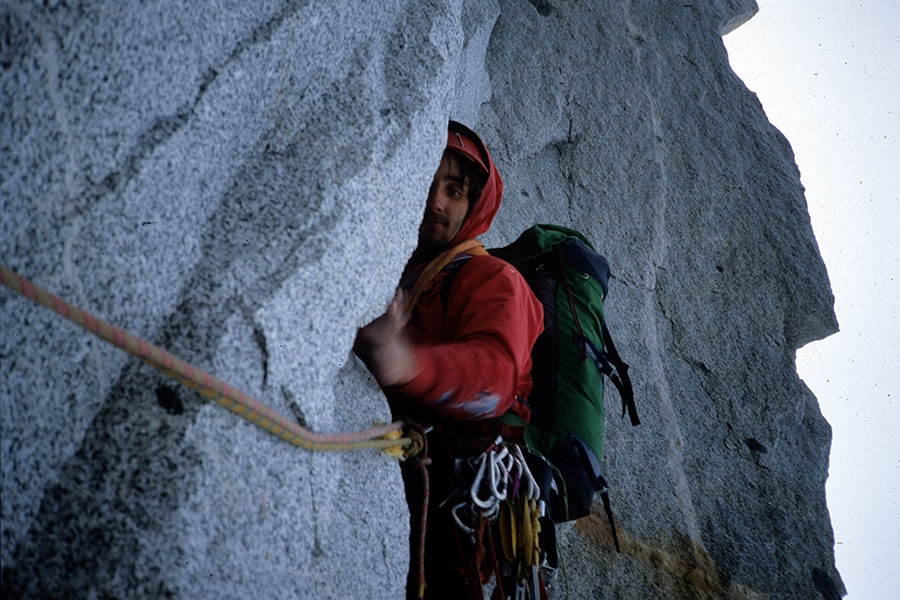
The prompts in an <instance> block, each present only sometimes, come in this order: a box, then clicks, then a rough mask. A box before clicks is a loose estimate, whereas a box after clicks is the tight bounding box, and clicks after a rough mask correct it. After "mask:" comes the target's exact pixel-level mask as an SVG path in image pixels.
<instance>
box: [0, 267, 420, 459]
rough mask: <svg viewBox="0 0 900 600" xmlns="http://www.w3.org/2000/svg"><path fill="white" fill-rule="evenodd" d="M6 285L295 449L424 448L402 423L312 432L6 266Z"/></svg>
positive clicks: (409, 451) (0, 279)
mask: <svg viewBox="0 0 900 600" xmlns="http://www.w3.org/2000/svg"><path fill="white" fill-rule="evenodd" d="M0 283H2V284H3V285H5V286H7V287H9V288H10V289H12V290H15V291H16V292H19V293H20V294H22V295H23V296H25V297H26V298H28V299H29V300H32V301H33V302H35V303H37V304H40V305H43V306H45V307H47V308H49V309H51V310H53V311H54V312H56V313H57V314H59V315H60V316H62V317H64V318H66V319H68V320H69V321H72V322H73V323H75V324H77V325H80V326H81V327H83V328H84V329H86V330H87V331H89V332H90V333H93V334H94V335H96V336H97V337H99V338H101V339H103V340H105V341H107V342H109V343H111V344H113V345H114V346H117V347H118V348H121V349H122V350H125V351H126V352H128V353H129V354H131V355H133V356H136V357H137V358H140V359H141V360H143V361H144V362H146V363H147V364H149V365H151V366H152V367H154V368H156V369H158V370H160V371H161V372H162V373H164V374H165V375H167V376H169V377H171V378H172V379H175V380H176V381H178V382H180V383H182V384H184V385H186V386H187V387H189V388H191V389H192V390H194V391H196V392H198V393H199V394H200V395H201V396H203V397H204V398H208V399H211V400H214V401H215V402H217V403H218V404H220V405H221V406H224V407H225V408H227V409H228V410H230V411H232V412H233V413H235V414H237V415H239V416H241V417H243V418H244V419H246V420H248V421H250V422H251V423H253V424H254V425H256V426H257V427H261V428H262V429H265V430H266V431H268V432H269V433H271V434H273V435H276V436H278V437H280V438H281V439H283V440H285V441H286V442H289V443H291V444H293V445H295V446H300V447H301V448H304V449H306V450H330V451H337V450H359V449H363V448H377V449H382V450H384V451H385V452H387V453H389V454H391V455H393V456H395V457H398V458H401V456H400V454H402V455H403V457H409V456H413V455H414V454H413V452H418V450H419V449H421V448H422V447H423V445H424V441H423V439H422V436H421V434H419V433H417V432H415V431H414V430H412V429H410V428H408V427H407V425H406V424H404V423H403V422H399V421H397V422H394V423H390V424H387V425H382V426H379V427H373V428H371V429H366V430H363V431H359V432H352V433H315V432H312V431H310V430H308V429H306V428H305V427H302V426H301V425H300V424H298V423H297V422H295V421H293V420H291V419H289V418H288V417H286V416H284V415H282V414H280V413H278V412H277V411H275V410H274V409H272V408H271V407H269V406H267V405H265V404H263V403H262V402H259V401H258V400H256V399H254V398H252V397H251V396H249V395H247V394H246V393H244V392H242V391H240V390H238V389H236V388H234V387H232V386H230V385H228V384H227V383H225V382H224V381H222V380H220V379H217V378H216V377H214V376H212V375H210V374H209V373H206V372H205V371H202V370H201V369H198V368H197V367H195V366H193V365H191V364H190V363H187V362H185V361H183V360H181V359H180V358H178V357H176V356H174V355H173V354H171V353H169V352H167V351H166V350H163V349H162V348H160V347H158V346H155V345H153V344H151V343H150V342H147V341H146V340H143V339H141V338H139V337H138V336H136V335H134V334H132V333H128V332H127V331H124V330H122V329H120V328H118V327H116V326H115V325H112V324H111V323H108V322H107V321H104V320H102V319H98V318H97V317H95V316H93V315H92V314H90V313H88V312H87V311H84V310H82V309H80V308H77V307H75V306H73V305H71V304H69V303H67V302H65V301H64V300H62V299H61V298H59V297H58V296H55V295H53V294H51V293H50V292H48V291H47V290H45V289H43V288H41V287H39V286H37V285H35V284H34V283H32V282H31V281H29V280H28V279H26V278H25V277H22V276H21V275H18V274H16V273H14V272H13V271H11V270H10V269H8V268H6V267H4V266H3V265H0Z"/></svg>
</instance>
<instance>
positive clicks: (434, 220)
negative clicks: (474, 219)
mask: <svg viewBox="0 0 900 600" xmlns="http://www.w3.org/2000/svg"><path fill="white" fill-rule="evenodd" d="M457 161H458V159H457V158H456V157H455V156H453V155H452V154H451V153H449V152H445V153H444V157H443V158H442V159H441V164H440V166H439V167H438V170H437V172H436V173H435V174H434V180H433V181H432V182H431V189H429V190H428V201H427V202H426V203H425V215H424V217H423V218H422V224H421V225H419V246H420V247H422V248H428V249H432V250H439V249H443V248H444V247H446V246H447V245H448V244H449V243H450V241H451V240H452V239H453V238H454V237H455V236H456V234H457V233H458V232H459V229H460V227H462V224H463V221H465V219H466V215H467V214H469V180H468V178H466V177H465V176H464V175H463V172H462V170H461V169H460V168H459V164H458V162H457Z"/></svg>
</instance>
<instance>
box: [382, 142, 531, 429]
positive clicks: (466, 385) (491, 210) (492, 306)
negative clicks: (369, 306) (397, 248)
mask: <svg viewBox="0 0 900 600" xmlns="http://www.w3.org/2000/svg"><path fill="white" fill-rule="evenodd" d="M479 141H480V140H479ZM482 150H483V154H484V157H485V159H486V163H487V165H488V170H489V176H488V180H487V183H486V184H485V186H484V190H483V191H482V195H481V198H480V199H479V200H478V201H477V202H476V203H475V205H474V206H473V207H472V210H471V212H470V213H469V214H468V215H467V217H466V220H465V221H464V222H463V224H462V227H461V228H460V231H459V233H458V234H457V235H456V237H455V238H454V239H453V240H452V242H451V246H452V245H455V244H457V243H459V242H461V241H463V240H466V239H469V238H475V237H476V236H478V235H481V234H482V233H484V232H486V231H487V230H488V228H489V227H490V225H491V222H492V221H493V219H494V216H495V215H496V214H497V211H498V210H499V208H500V199H501V196H502V193H503V181H502V179H501V178H500V174H499V172H497V169H496V167H495V166H494V163H493V161H492V160H491V158H490V155H489V154H488V152H487V149H486V148H484V147H483V144H482ZM424 266H425V265H421V264H419V265H416V264H412V265H410V266H408V267H407V269H406V272H407V274H406V276H405V278H406V279H407V280H408V279H409V278H410V277H415V276H416V275H417V273H418V272H420V271H421V269H422V268H424ZM454 267H458V265H452V264H451V266H450V267H448V268H447V269H445V270H443V271H442V272H440V273H438V275H437V276H436V277H435V278H434V280H433V281H432V283H431V285H430V286H429V287H427V288H425V290H424V292H423V293H422V295H421V296H420V297H419V300H418V302H417V303H416V305H415V307H414V311H413V316H412V319H411V320H410V322H409V324H408V325H407V331H408V333H409V335H410V337H411V339H412V341H413V342H414V343H415V358H416V363H417V366H418V369H419V371H418V374H417V375H416V377H415V378H414V379H413V380H412V381H410V382H409V383H407V384H405V385H403V386H399V387H397V388H394V389H392V390H389V397H390V398H391V403H392V405H393V407H394V412H395V413H397V414H403V415H406V416H410V417H418V416H425V417H426V418H429V419H434V418H435V417H436V418H438V419H441V418H450V419H458V420H473V419H489V418H493V417H498V416H500V415H502V414H503V413H505V412H506V411H507V410H509V409H510V407H512V406H513V404H514V403H515V402H516V398H517V397H520V398H522V399H525V398H527V396H528V393H529V392H530V391H531V387H532V381H531V349H532V347H533V346H534V342H535V341H536V340H537V338H538V336H539V335H540V333H541V331H542V330H543V322H544V321H543V319H544V317H543V309H542V307H541V304H540V302H539V301H538V300H537V298H535V296H534V294H533V293H532V292H531V288H530V287H529V286H528V284H527V283H526V282H525V280H524V279H523V278H522V276H521V275H520V274H519V272H518V271H517V270H516V269H515V268H514V267H513V266H512V265H510V264H509V263H507V262H505V261H503V260H500V259H498V258H494V257H493V256H482V255H477V256H473V257H471V258H469V259H468V260H467V262H466V263H465V264H464V265H463V266H462V267H459V271H458V272H457V273H456V274H455V277H454V280H453V282H452V286H451V287H450V288H449V295H446V291H444V293H445V296H446V298H445V299H446V310H445V308H444V299H442V297H441V296H442V286H443V282H444V280H445V278H446V277H447V276H448V273H449V269H453V268H454ZM401 285H403V282H401Z"/></svg>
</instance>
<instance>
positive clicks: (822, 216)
mask: <svg viewBox="0 0 900 600" xmlns="http://www.w3.org/2000/svg"><path fill="white" fill-rule="evenodd" d="M757 2H758V4H759V8H760V10H759V13H757V14H756V16H754V17H753V18H752V19H750V20H749V21H748V22H746V23H745V24H744V25H742V26H741V27H739V28H738V29H736V30H735V31H733V32H732V33H729V34H728V35H726V36H725V37H724V40H725V46H726V48H727V49H728V54H729V60H730V62H731V66H732V69H733V70H734V72H735V73H736V74H737V75H738V76H739V77H740V78H741V79H742V80H743V81H744V83H745V84H746V85H747V87H748V88H750V89H751V90H752V91H753V92H755V93H756V94H757V96H758V97H759V99H760V101H761V102H762V105H763V108H764V109H765V111H766V114H767V115H768V117H769V120H770V121H771V122H772V124H773V125H775V127H777V128H778V129H779V130H780V131H781V132H782V133H783V134H784V135H785V136H786V137H787V139H788V140H789V141H790V143H791V146H792V147H793V149H794V154H795V156H796V160H797V165H798V167H799V168H800V178H801V181H802V183H803V185H804V187H805V188H806V200H807V203H808V205H809V212H810V216H811V219H812V225H813V231H814V232H815V234H816V239H817V240H818V243H819V249H820V251H821V253H822V257H823V258H824V260H825V265H826V267H827V269H828V274H829V278H830V279H831V286H832V290H833V291H834V295H835V312H836V313H837V317H838V321H839V323H840V328H841V331H840V333H838V334H836V335H834V336H831V337H829V338H826V339H825V340H823V341H819V342H814V343H812V344H809V345H807V346H805V347H803V348H801V349H800V350H799V351H798V352H797V369H798V372H799V374H800V377H801V378H802V379H803V380H804V382H805V383H806V385H807V386H808V387H809V388H810V389H811V390H812V391H813V392H814V393H815V394H816V396H817V397H818V399H819V403H820V406H821V409H822V413H823V414H824V415H825V418H826V419H827V420H828V422H829V423H830V424H831V427H832V431H833V441H832V446H831V460H830V467H829V477H828V481H827V483H826V495H827V501H828V508H829V511H830V513H831V519H832V526H833V527H834V533H835V557H836V560H837V567H838V571H840V573H841V577H842V578H843V580H844V585H845V586H846V587H847V592H848V594H847V596H846V598H847V599H848V600H896V599H897V598H900V591H898V590H900V316H898V314H897V313H898V309H900V145H898V143H900V2H898V1H897V0H867V1H858V0H857V1H853V0H841V1H837V0H815V1H811V0H757Z"/></svg>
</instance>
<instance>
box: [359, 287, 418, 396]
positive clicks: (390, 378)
mask: <svg viewBox="0 0 900 600" xmlns="http://www.w3.org/2000/svg"><path fill="white" fill-rule="evenodd" d="M409 317H410V313H409V312H407V311H406V295H405V294H404V293H403V292H402V291H401V290H397V293H396V294H395V295H394V299H393V300H391V303H390V304H389V305H388V308H387V310H386V311H385V313H384V314H383V315H381V316H380V317H378V318H377V319H375V320H374V321H372V322H371V323H369V324H368V325H366V326H365V327H363V328H362V329H360V330H359V331H358V332H357V333H356V341H355V342H354V344H353V352H354V353H355V354H356V355H357V356H358V357H360V358H361V359H362V361H363V362H364V363H365V364H366V366H367V367H368V368H369V371H371V372H372V375H374V376H375V380H376V381H377V382H378V384H379V385H380V386H381V387H391V386H396V385H403V384H404V383H408V382H409V381H411V380H412V379H413V377H415V376H416V364H415V358H414V355H413V348H412V344H411V343H410V342H409V340H408V339H407V338H406V334H405V333H404V331H403V330H404V328H405V327H406V324H407V323H408V322H409Z"/></svg>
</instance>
